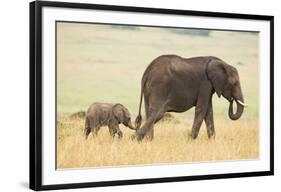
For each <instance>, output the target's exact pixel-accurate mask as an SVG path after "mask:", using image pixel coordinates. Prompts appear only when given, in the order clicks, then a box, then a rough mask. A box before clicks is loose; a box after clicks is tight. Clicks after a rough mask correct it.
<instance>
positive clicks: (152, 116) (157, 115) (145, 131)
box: [136, 106, 166, 141]
mask: <svg viewBox="0 0 281 192" xmlns="http://www.w3.org/2000/svg"><path fill="white" fill-rule="evenodd" d="M165 112H166V110H165V106H161V107H158V108H157V107H155V109H152V110H151V111H150V112H149V114H148V116H147V119H146V122H145V124H144V125H143V126H142V127H141V128H140V129H139V130H137V132H136V138H137V140H138V141H141V140H142V139H143V138H144V136H147V139H149V140H152V139H153V137H154V131H153V126H154V123H155V122H156V121H157V120H158V119H161V118H162V117H163V115H164V114H165Z"/></svg>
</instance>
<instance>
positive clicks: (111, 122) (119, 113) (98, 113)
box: [84, 103, 135, 139]
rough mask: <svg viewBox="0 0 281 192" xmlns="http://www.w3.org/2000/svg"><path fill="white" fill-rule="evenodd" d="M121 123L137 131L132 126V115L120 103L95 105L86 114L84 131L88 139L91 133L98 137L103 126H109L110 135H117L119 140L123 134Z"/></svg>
mask: <svg viewBox="0 0 281 192" xmlns="http://www.w3.org/2000/svg"><path fill="white" fill-rule="evenodd" d="M120 123H123V125H125V126H126V127H129V128H130V129H133V130H135V128H134V127H133V126H132V122H131V117H130V113H129V111H128V109H127V108H126V107H124V106H123V105H121V104H119V103H118V104H110V103H93V104H92V105H91V106H90V107H89V109H88V111H87V112H86V122H85V130H84V131H85V135H86V139H87V138H88V136H89V134H90V133H91V132H92V134H93V135H94V136H96V135H97V134H98V131H99V129H100V127H101V126H108V129H109V133H110V135H111V136H112V137H114V136H115V134H117V135H118V138H122V136H123V134H122V132H121V130H120V129H119V124H120Z"/></svg>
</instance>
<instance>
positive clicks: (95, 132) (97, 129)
mask: <svg viewBox="0 0 281 192" xmlns="http://www.w3.org/2000/svg"><path fill="white" fill-rule="evenodd" d="M99 130H100V127H99V126H97V127H94V128H93V130H92V134H93V137H96V136H98V132H99Z"/></svg>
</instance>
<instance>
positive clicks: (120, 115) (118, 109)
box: [112, 103, 135, 130]
mask: <svg viewBox="0 0 281 192" xmlns="http://www.w3.org/2000/svg"><path fill="white" fill-rule="evenodd" d="M112 113H113V116H114V118H115V119H116V120H117V121H118V122H119V123H123V125H125V126H126V127H129V128H130V129H133V130H135V128H134V127H133V125H132V122H131V115H130V113H129V111H128V109H127V108H126V107H124V106H123V105H121V104H119V103H118V104H115V105H114V106H113V107H112Z"/></svg>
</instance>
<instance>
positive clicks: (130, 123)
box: [128, 121, 136, 130]
mask: <svg viewBox="0 0 281 192" xmlns="http://www.w3.org/2000/svg"><path fill="white" fill-rule="evenodd" d="M128 127H129V128H130V129H133V130H136V128H135V127H134V126H133V125H132V122H131V121H130V122H129V123H128Z"/></svg>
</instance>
